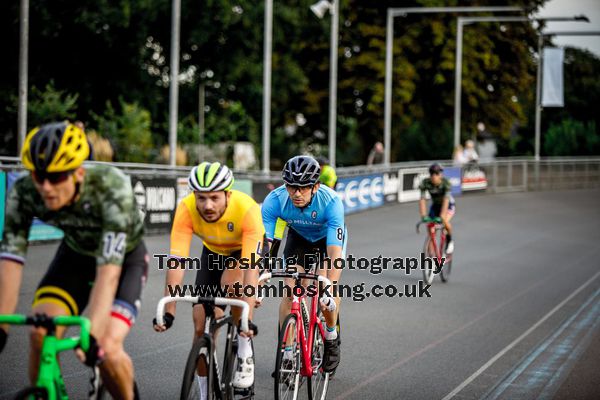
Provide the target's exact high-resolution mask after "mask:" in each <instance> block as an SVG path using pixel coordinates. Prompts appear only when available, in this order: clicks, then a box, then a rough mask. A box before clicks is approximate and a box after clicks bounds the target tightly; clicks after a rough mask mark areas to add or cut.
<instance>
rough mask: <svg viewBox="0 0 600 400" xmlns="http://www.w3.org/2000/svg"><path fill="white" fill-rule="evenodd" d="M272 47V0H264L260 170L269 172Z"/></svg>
mask: <svg viewBox="0 0 600 400" xmlns="http://www.w3.org/2000/svg"><path fill="white" fill-rule="evenodd" d="M272 48H273V0H265V33H264V46H263V116H262V124H263V132H262V170H263V172H264V173H265V174H268V173H269V170H270V162H271V56H272V54H271V52H272Z"/></svg>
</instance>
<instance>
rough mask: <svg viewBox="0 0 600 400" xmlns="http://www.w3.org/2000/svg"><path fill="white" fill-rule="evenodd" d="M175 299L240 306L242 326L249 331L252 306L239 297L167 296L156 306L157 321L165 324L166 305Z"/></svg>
mask: <svg viewBox="0 0 600 400" xmlns="http://www.w3.org/2000/svg"><path fill="white" fill-rule="evenodd" d="M174 301H185V302H188V303H193V304H196V303H202V304H208V305H215V306H231V307H240V308H241V309H242V315H241V317H240V322H241V323H240V326H241V330H242V331H243V332H245V331H248V330H249V329H248V314H249V313H250V307H249V306H248V303H246V302H245V301H243V300H238V299H227V298H225V297H199V296H182V297H171V296H165V297H163V298H162V299H160V300H159V301H158V305H157V306H156V323H157V324H158V325H164V323H165V321H164V319H163V315H164V311H165V305H166V304H167V303H172V302H174Z"/></svg>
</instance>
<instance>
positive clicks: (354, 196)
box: [336, 174, 384, 214]
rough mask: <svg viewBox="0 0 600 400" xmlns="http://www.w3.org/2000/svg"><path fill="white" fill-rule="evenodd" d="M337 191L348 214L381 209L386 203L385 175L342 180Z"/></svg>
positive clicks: (339, 181)
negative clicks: (384, 191)
mask: <svg viewBox="0 0 600 400" xmlns="http://www.w3.org/2000/svg"><path fill="white" fill-rule="evenodd" d="M336 191H337V193H338V195H339V196H340V198H341V199H342V202H343V203H344V211H345V213H346V214H351V213H353V212H357V211H361V210H366V209H368V208H374V207H381V206H382V205H383V203H384V194H383V174H372V175H362V176H354V177H351V178H340V179H339V180H338V183H337V187H336Z"/></svg>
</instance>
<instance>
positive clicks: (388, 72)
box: [383, 7, 523, 165]
mask: <svg viewBox="0 0 600 400" xmlns="http://www.w3.org/2000/svg"><path fill="white" fill-rule="evenodd" d="M522 10H523V9H522V8H521V7H408V8H388V9H387V28H386V46H385V49H386V51H385V97H384V99H385V100H384V129H383V146H384V158H383V160H384V164H386V165H389V164H390V154H391V148H392V64H393V55H394V54H393V52H394V18H396V17H399V16H406V15H408V14H440V13H444V14H447V13H478V12H507V11H515V12H518V11H522Z"/></svg>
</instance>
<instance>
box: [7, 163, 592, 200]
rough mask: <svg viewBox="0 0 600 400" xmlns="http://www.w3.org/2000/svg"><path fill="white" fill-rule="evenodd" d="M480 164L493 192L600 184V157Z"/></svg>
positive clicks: (178, 172) (146, 170) (159, 170)
mask: <svg viewBox="0 0 600 400" xmlns="http://www.w3.org/2000/svg"><path fill="white" fill-rule="evenodd" d="M432 162H434V161H410V162H399V163H393V164H390V165H389V166H385V165H382V164H379V165H373V166H366V165H359V166H353V167H342V168H337V169H336V172H337V175H338V177H339V178H347V177H354V176H361V175H369V174H378V173H391V172H397V171H398V170H401V169H408V168H419V167H427V166H429V165H430V164H431V163H432ZM438 162H439V163H441V164H442V165H444V166H452V165H453V164H452V161H451V160H438ZM110 164H111V165H114V166H116V167H119V168H121V169H123V170H124V171H126V172H127V173H129V174H131V175H138V176H147V177H164V178H174V177H184V176H187V174H188V173H189V170H190V168H191V167H182V166H178V167H170V166H168V165H164V164H139V163H119V162H117V163H110ZM478 165H479V167H480V168H481V169H482V170H483V171H484V172H485V175H486V177H487V191H488V192H492V193H499V192H513V191H528V190H554V189H582V188H596V187H599V186H600V157H547V158H542V159H541V160H540V161H539V162H536V161H535V160H534V159H533V158H530V157H503V158H497V159H495V160H493V161H489V162H481V163H479V164H478ZM21 169H22V166H21V164H20V160H19V158H17V157H0V170H5V171H18V170H21ZM234 173H235V176H236V179H249V180H251V181H252V182H254V183H257V184H268V183H274V182H280V180H281V173H280V172H279V171H271V172H270V173H269V174H265V173H263V172H262V171H234Z"/></svg>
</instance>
